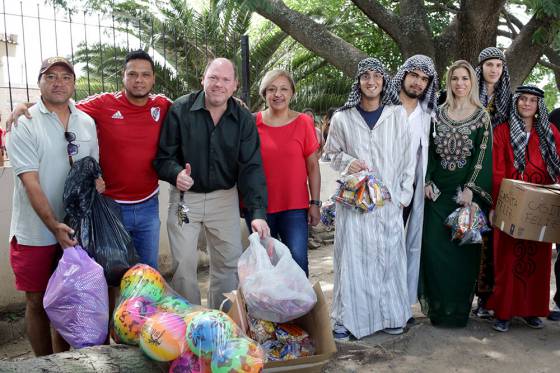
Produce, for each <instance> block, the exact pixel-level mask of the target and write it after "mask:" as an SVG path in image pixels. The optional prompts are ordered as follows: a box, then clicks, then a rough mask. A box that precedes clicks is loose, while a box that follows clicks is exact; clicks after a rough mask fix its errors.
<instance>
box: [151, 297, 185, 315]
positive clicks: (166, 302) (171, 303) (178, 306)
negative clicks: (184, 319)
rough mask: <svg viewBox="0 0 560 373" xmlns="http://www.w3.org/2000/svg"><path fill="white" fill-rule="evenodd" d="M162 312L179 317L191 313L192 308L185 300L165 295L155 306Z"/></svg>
mask: <svg viewBox="0 0 560 373" xmlns="http://www.w3.org/2000/svg"><path fill="white" fill-rule="evenodd" d="M157 306H158V308H159V309H160V310H161V311H163V312H171V313H176V314H179V315H186V314H188V313H189V312H192V311H193V306H192V304H190V303H189V302H188V301H187V300H186V299H183V298H181V297H179V296H177V295H166V296H164V297H163V298H161V299H160V300H159V302H158V304H157Z"/></svg>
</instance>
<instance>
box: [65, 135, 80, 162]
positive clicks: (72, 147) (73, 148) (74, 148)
mask: <svg viewBox="0 0 560 373" xmlns="http://www.w3.org/2000/svg"><path fill="white" fill-rule="evenodd" d="M64 138H65V139H66V141H68V146H67V147H66V152H67V153H68V162H70V167H72V165H73V164H74V160H73V159H72V156H74V155H77V154H78V149H79V147H80V145H77V144H73V143H72V141H76V134H75V133H74V132H64Z"/></svg>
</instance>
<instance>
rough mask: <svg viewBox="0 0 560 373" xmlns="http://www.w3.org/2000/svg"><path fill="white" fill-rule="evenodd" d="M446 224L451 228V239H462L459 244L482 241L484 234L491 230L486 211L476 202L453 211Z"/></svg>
mask: <svg viewBox="0 0 560 373" xmlns="http://www.w3.org/2000/svg"><path fill="white" fill-rule="evenodd" d="M445 225H447V226H448V227H450V228H451V239H452V240H460V242H459V245H467V244H479V243H482V234H484V233H486V232H489V231H490V227H489V226H488V221H487V219H486V215H485V214H484V211H482V210H481V209H480V207H479V206H478V204H476V203H474V202H473V203H471V204H470V205H469V206H464V207H459V208H457V209H456V210H455V211H453V212H452V213H451V214H450V215H449V216H448V217H447V219H445Z"/></svg>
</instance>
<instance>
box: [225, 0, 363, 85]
mask: <svg viewBox="0 0 560 373" xmlns="http://www.w3.org/2000/svg"><path fill="white" fill-rule="evenodd" d="M236 1H237V2H239V3H242V2H245V3H246V4H247V5H250V6H251V7H252V8H253V9H254V10H255V11H256V12H257V13H259V14H260V15H262V16H263V17H265V18H267V19H269V20H270V21H272V22H274V23H275V24H276V25H277V26H278V27H280V29H282V31H284V32H285V33H287V34H288V35H290V36H291V37H292V38H294V39H295V40H297V41H298V42H299V43H301V44H302V45H303V46H304V47H305V48H307V49H308V50H310V51H312V52H313V53H315V54H316V55H318V56H320V57H322V58H324V59H325V60H326V61H328V62H329V63H331V64H332V65H333V66H335V67H337V68H339V69H340V70H342V72H344V73H345V74H346V75H348V76H354V73H355V72H356V66H357V64H358V62H359V61H360V60H362V59H364V58H366V57H367V55H366V54H365V53H364V52H362V51H361V50H359V49H358V48H356V47H354V46H353V45H352V44H350V43H348V42H347V41H345V40H343V39H341V38H340V37H338V36H336V35H334V34H333V33H331V32H330V31H329V30H328V29H327V27H326V26H325V25H321V24H319V23H317V22H316V21H314V20H313V19H312V18H310V17H308V16H306V15H304V14H301V13H299V12H297V11H295V10H293V9H290V8H289V7H287V6H286V4H284V2H283V1H281V0H236Z"/></svg>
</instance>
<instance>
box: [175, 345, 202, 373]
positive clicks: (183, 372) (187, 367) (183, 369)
mask: <svg viewBox="0 0 560 373" xmlns="http://www.w3.org/2000/svg"><path fill="white" fill-rule="evenodd" d="M210 372H211V368H210V359H208V358H206V357H198V356H196V355H195V354H193V353H192V352H191V351H190V350H189V349H187V350H186V351H185V352H184V353H183V355H181V356H179V358H178V359H176V360H174V361H173V362H172V363H171V366H170V367H169V373H210Z"/></svg>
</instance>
